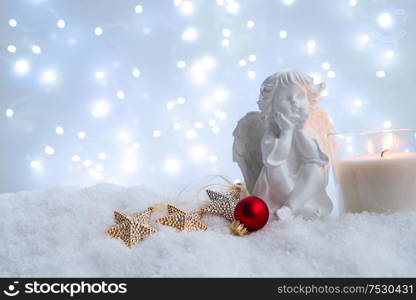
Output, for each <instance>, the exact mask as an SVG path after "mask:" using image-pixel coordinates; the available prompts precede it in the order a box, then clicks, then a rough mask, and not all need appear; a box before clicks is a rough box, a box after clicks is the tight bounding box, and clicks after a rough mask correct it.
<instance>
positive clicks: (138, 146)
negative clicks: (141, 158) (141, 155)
mask: <svg viewBox="0 0 416 300" xmlns="http://www.w3.org/2000/svg"><path fill="white" fill-rule="evenodd" d="M139 148H140V143H139V142H134V143H133V149H136V150H137V149H139Z"/></svg>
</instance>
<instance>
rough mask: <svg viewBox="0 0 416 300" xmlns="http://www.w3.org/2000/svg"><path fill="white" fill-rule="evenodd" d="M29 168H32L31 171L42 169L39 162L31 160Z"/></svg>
mask: <svg viewBox="0 0 416 300" xmlns="http://www.w3.org/2000/svg"><path fill="white" fill-rule="evenodd" d="M30 166H31V167H32V168H33V169H38V170H39V169H41V167H42V165H41V163H40V162H39V161H37V160H33V161H32V162H31V163H30Z"/></svg>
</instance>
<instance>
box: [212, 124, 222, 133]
mask: <svg viewBox="0 0 416 300" xmlns="http://www.w3.org/2000/svg"><path fill="white" fill-rule="evenodd" d="M211 130H212V133H214V134H218V133H219V132H220V128H219V127H218V126H214V127H212V129H211Z"/></svg>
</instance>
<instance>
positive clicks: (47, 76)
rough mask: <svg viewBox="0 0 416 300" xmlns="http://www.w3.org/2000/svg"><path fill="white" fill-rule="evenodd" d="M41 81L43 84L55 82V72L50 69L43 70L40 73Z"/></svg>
mask: <svg viewBox="0 0 416 300" xmlns="http://www.w3.org/2000/svg"><path fill="white" fill-rule="evenodd" d="M41 82H42V83H45V84H52V83H55V82H56V73H55V72H54V71H51V70H47V71H44V72H43V73H42V75H41Z"/></svg>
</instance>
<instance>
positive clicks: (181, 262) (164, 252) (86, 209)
mask: <svg viewBox="0 0 416 300" xmlns="http://www.w3.org/2000/svg"><path fill="white" fill-rule="evenodd" d="M160 201H170V202H172V203H173V202H174V201H175V199H174V196H169V195H161V194H160V193H158V192H155V191H153V190H150V189H148V188H144V187H128V188H125V187H120V186H115V185H107V184H100V185H96V186H94V187H89V188H75V187H71V188H68V187H65V188H63V187H57V188H51V189H48V190H46V191H35V192H19V193H17V194H3V195H0V219H1V226H0V242H1V246H0V276H1V277H6V276H10V277H15V276H16V277H31V276H33V277H110V276H113V277H265V276H268V277H269V276H270V277H299V276H302V277H303V276H304V277H322V276H330V277H341V276H347V277H356V276H364V277H366V276H380V277H384V276H391V277H399V276H404V277H414V276H416V255H415V253H416V235H415V232H416V214H412V213H407V214H394V215H388V216H385V215H378V214H369V213H362V214H346V215H342V216H340V217H336V218H327V219H324V220H319V221H314V222H311V221H309V222H308V221H304V220H301V219H295V220H293V221H292V222H290V223H282V222H278V221H276V220H275V219H271V220H270V221H269V223H268V224H267V225H266V227H265V228H264V229H262V230H260V231H258V232H255V233H252V234H250V235H247V236H244V237H236V236H233V235H231V234H230V233H229V229H228V226H227V222H226V221H224V220H223V219H222V218H220V217H216V216H206V217H204V219H203V220H204V222H205V223H206V224H207V225H208V227H209V229H208V231H205V232H191V233H185V232H177V231H175V229H173V228H170V227H166V226H162V225H160V224H156V227H157V228H159V229H160V232H158V233H156V234H154V235H152V236H150V237H148V238H146V239H145V240H144V241H143V242H141V243H140V244H138V245H136V246H134V247H133V248H131V249H129V248H127V247H126V246H125V245H124V244H123V243H122V241H120V240H117V239H111V238H109V237H108V236H106V235H105V234H104V231H105V230H106V229H107V228H109V227H110V226H111V225H113V211H114V210H120V211H122V212H127V213H134V212H138V211H140V210H143V209H145V208H147V206H149V205H151V204H154V203H157V202H160ZM192 205H195V202H194V203H193V204H191V206H192ZM178 206H179V207H180V208H183V209H186V208H188V207H187V206H185V205H182V206H180V205H178ZM156 217H158V215H154V216H153V217H152V219H154V218H156Z"/></svg>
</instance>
